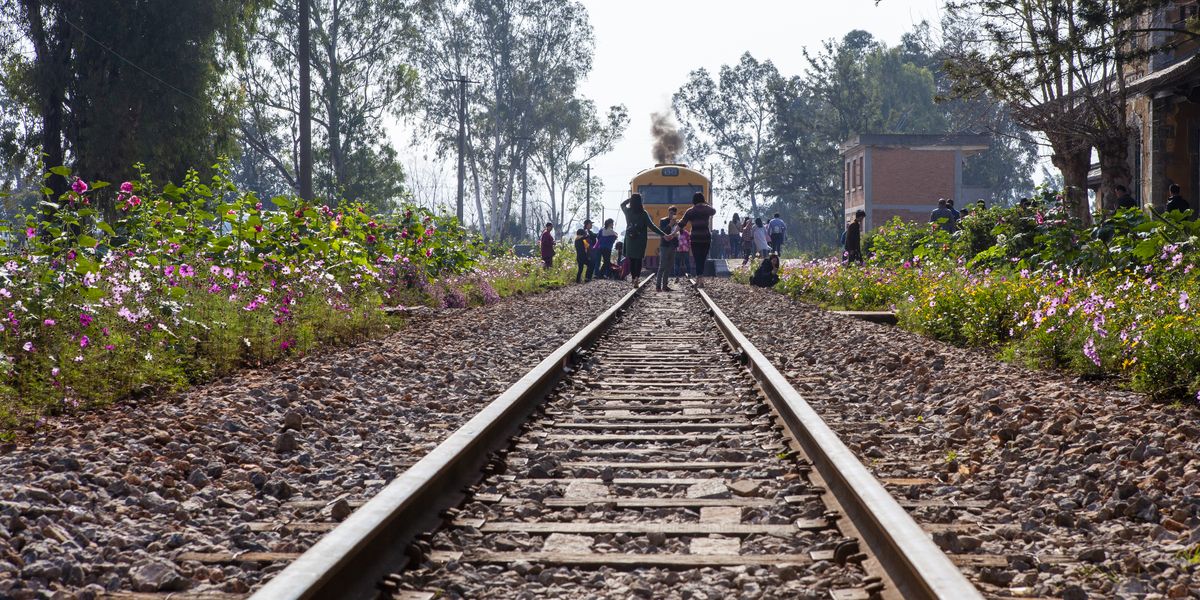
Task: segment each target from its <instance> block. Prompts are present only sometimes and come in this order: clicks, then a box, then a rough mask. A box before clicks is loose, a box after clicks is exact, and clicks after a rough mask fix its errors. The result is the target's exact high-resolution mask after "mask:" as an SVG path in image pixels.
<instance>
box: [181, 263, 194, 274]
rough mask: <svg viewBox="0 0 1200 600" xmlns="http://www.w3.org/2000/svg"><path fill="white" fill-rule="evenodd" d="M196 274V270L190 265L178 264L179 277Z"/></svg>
mask: <svg viewBox="0 0 1200 600" xmlns="http://www.w3.org/2000/svg"><path fill="white" fill-rule="evenodd" d="M195 274H196V270H195V269H193V268H192V266H191V265H179V276H180V277H192V276H193V275H195Z"/></svg>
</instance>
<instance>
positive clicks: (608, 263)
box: [596, 219, 617, 277]
mask: <svg viewBox="0 0 1200 600" xmlns="http://www.w3.org/2000/svg"><path fill="white" fill-rule="evenodd" d="M616 241H617V230H615V229H613V220H612V219H605V220H604V229H601V230H600V237H599V241H598V242H597V247H598V248H599V250H600V269H599V270H598V271H597V272H596V276H597V277H612V276H613V272H612V271H613V267H612V250H613V244H615V243H616Z"/></svg>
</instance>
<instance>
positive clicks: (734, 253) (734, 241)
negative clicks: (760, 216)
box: [725, 213, 742, 259]
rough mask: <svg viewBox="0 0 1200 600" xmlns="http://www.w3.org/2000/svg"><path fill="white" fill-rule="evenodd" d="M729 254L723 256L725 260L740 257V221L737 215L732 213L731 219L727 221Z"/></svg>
mask: <svg viewBox="0 0 1200 600" xmlns="http://www.w3.org/2000/svg"><path fill="white" fill-rule="evenodd" d="M726 231H728V232H729V249H728V250H729V252H728V253H727V254H726V255H725V256H726V257H727V258H734V259H736V258H737V257H739V256H741V255H742V219H741V218H739V217H738V214H737V213H733V218H732V219H730V220H729V228H728V229H726Z"/></svg>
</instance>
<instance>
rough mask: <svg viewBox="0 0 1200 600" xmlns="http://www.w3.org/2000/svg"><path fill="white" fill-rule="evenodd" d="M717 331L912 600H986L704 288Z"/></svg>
mask: <svg viewBox="0 0 1200 600" xmlns="http://www.w3.org/2000/svg"><path fill="white" fill-rule="evenodd" d="M697 291H698V292H699V293H700V297H701V299H703V300H704V303H705V305H706V306H708V309H709V310H710V311H711V315H712V317H713V318H714V319H715V320H716V322H717V327H718V328H719V329H720V330H721V333H722V335H724V336H725V339H726V340H728V342H729V344H730V346H731V348H733V351H734V352H735V353H740V354H741V359H742V360H744V361H745V362H746V366H747V367H748V368H749V369H750V372H751V373H752V374H753V375H754V378H755V379H756V380H757V381H758V383H759V385H760V386H761V387H762V389H763V391H764V392H765V393H766V395H767V398H769V399H770V400H771V404H772V405H774V407H775V410H776V411H777V412H778V413H779V414H780V416H782V417H783V420H784V422H785V423H786V424H787V426H788V429H789V431H790V433H791V434H792V435H793V436H794V437H795V439H796V441H797V442H799V443H800V445H801V447H802V448H803V449H804V452H805V454H807V455H808V458H809V460H810V461H812V463H813V466H814V467H815V468H816V469H817V472H818V473H819V474H820V475H821V477H822V478H824V479H825V482H826V485H827V487H828V488H829V490H830V491H831V492H832V493H833V495H834V498H836V499H837V501H838V503H839V504H840V505H841V507H842V510H843V512H845V513H846V516H847V517H848V518H849V519H850V521H851V522H852V524H853V525H854V527H855V528H856V529H857V530H858V533H859V534H860V536H861V539H862V541H863V542H865V543H866V544H867V546H868V547H869V548H870V550H871V553H872V554H873V555H874V557H875V558H876V559H877V560H878V561H879V563H880V565H881V566H882V567H883V570H884V572H885V573H886V574H887V576H888V577H889V578H890V579H891V581H892V584H893V585H895V587H896V588H897V590H898V591H899V592H900V595H901V596H902V597H903V598H906V599H934V598H937V599H941V600H982V598H983V595H982V594H980V593H979V590H978V589H976V588H975V586H973V585H971V582H969V581H968V580H967V578H966V577H965V576H964V575H963V573H962V571H961V570H959V568H958V567H956V566H955V565H954V563H953V562H951V561H950V559H949V558H948V557H947V556H946V555H945V553H943V552H942V550H941V549H940V548H938V547H937V545H936V544H934V543H933V541H932V540H931V539H930V538H929V535H928V534H926V533H925V531H924V530H922V529H921V527H920V525H917V522H916V521H914V520H913V518H912V517H911V516H910V515H909V514H908V512H907V511H905V510H904V509H903V508H902V507H901V506H900V504H899V503H897V502H896V499H895V498H893V497H892V495H891V494H890V493H889V492H888V491H887V490H886V489H884V487H883V485H882V484H880V483H879V481H878V480H877V479H875V477H874V476H873V475H871V473H870V472H869V471H867V468H866V467H865V466H863V464H862V463H861V462H859V460H858V458H857V457H855V455H854V453H853V452H851V451H850V449H849V448H847V447H846V445H845V444H844V443H842V440H841V439H840V438H839V437H838V436H837V434H836V433H834V432H833V430H832V429H830V428H829V426H828V425H827V424H826V423H825V421H824V419H822V418H821V416H820V415H819V414H817V412H816V411H815V410H813V408H812V406H810V405H809V404H808V402H806V401H805V400H804V398H803V397H801V396H800V393H799V392H797V391H796V389H795V388H793V387H792V385H791V384H790V383H788V381H787V378H785V377H784V376H783V374H782V373H780V372H779V370H778V369H776V368H775V366H774V365H772V364H771V362H770V361H769V360H767V358H766V356H763V354H762V352H760V351H759V350H758V349H757V348H755V347H754V344H753V343H751V342H750V340H749V339H747V338H746V336H745V335H743V334H742V332H741V331H739V330H738V328H737V326H736V325H734V324H733V321H731V320H730V319H729V317H728V316H726V315H725V313H724V312H722V311H721V308H720V307H718V306H717V303H716V302H715V301H713V299H712V298H711V297H710V296H709V295H708V294H707V293H706V292H705V291H704V290H703V289H698V290H697Z"/></svg>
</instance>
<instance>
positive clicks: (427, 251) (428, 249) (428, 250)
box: [425, 248, 433, 258]
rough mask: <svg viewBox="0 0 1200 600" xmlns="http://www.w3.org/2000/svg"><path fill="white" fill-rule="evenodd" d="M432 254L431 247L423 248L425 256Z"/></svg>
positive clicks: (428, 256)
mask: <svg viewBox="0 0 1200 600" xmlns="http://www.w3.org/2000/svg"><path fill="white" fill-rule="evenodd" d="M432 256H433V248H426V249H425V258H430V257H432Z"/></svg>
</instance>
